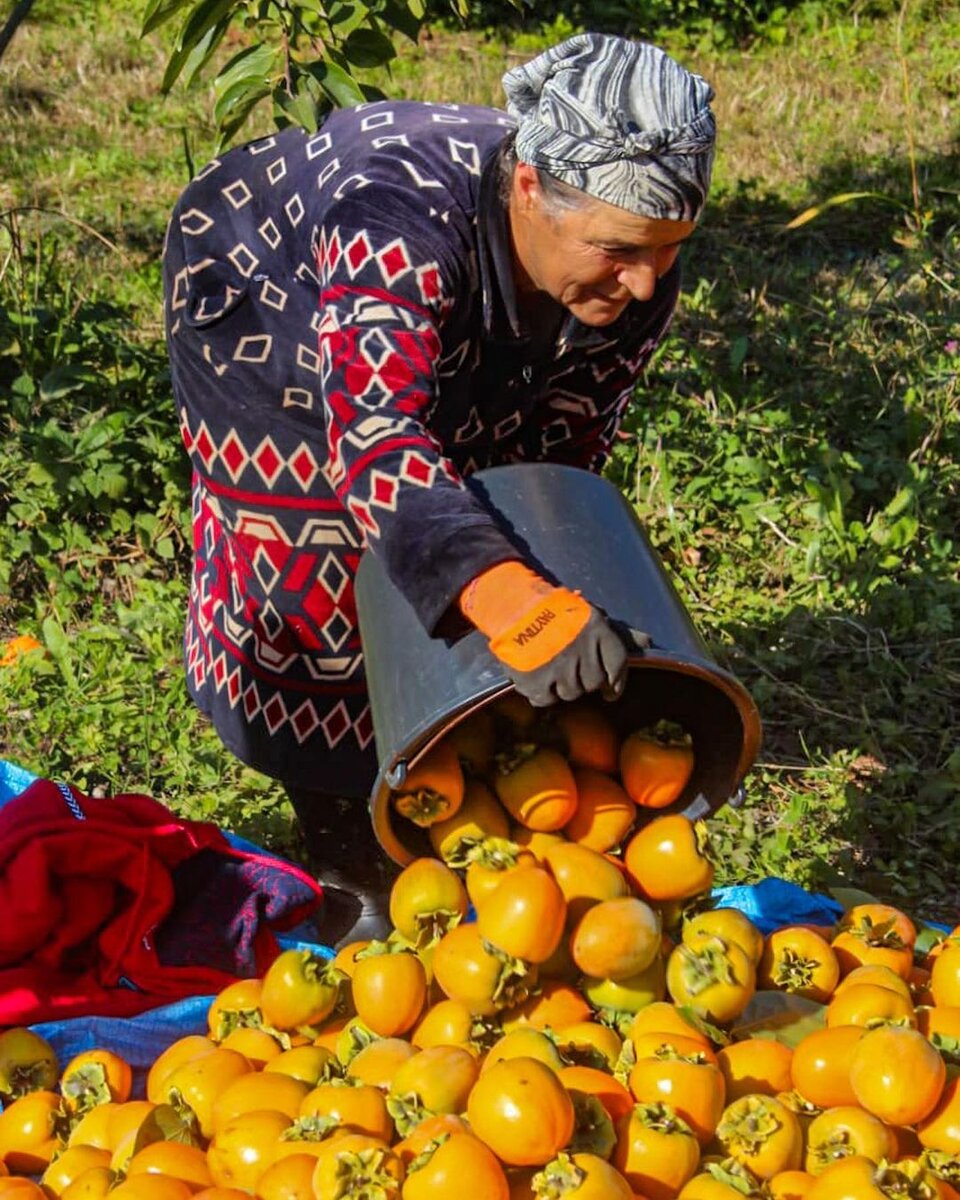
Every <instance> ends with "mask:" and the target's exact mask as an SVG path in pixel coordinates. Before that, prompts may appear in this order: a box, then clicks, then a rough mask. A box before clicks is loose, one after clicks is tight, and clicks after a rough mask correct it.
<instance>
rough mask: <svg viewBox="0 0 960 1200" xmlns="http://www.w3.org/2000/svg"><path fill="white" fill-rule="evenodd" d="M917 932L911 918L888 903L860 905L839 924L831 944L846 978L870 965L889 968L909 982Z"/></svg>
mask: <svg viewBox="0 0 960 1200" xmlns="http://www.w3.org/2000/svg"><path fill="white" fill-rule="evenodd" d="M916 940H917V931H916V928H915V926H914V924H913V922H912V921H911V920H910V918H909V917H908V916H907V915H906V914H905V913H902V912H901V911H900V910H899V909H897V908H893V907H892V906H891V905H889V904H858V905H855V906H854V907H853V908H851V909H850V910H849V912H847V913H846V914H845V915H844V917H843V919H842V920H841V922H840V926H839V932H838V933H837V935H836V936H835V937H834V939H833V942H832V945H833V948H834V951H835V953H836V955H837V959H838V961H839V963H840V972H841V974H842V975H847V974H848V973H849V972H850V971H852V970H854V968H856V967H859V966H867V965H882V966H887V967H890V969H891V970H893V971H894V972H896V974H897V975H899V976H901V978H903V979H906V978H907V976H908V975H909V974H910V970H911V968H912V967H913V946H914V943H915V942H916Z"/></svg>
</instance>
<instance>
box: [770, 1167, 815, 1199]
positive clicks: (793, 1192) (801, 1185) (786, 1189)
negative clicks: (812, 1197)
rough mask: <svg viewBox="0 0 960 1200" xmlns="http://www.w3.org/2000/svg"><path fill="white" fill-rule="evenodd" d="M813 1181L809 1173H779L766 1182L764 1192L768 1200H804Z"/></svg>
mask: <svg viewBox="0 0 960 1200" xmlns="http://www.w3.org/2000/svg"><path fill="white" fill-rule="evenodd" d="M813 1181H814V1176H813V1175H811V1174H810V1172H809V1171H780V1172H779V1173H778V1174H776V1175H774V1177H773V1178H772V1179H768V1180H767V1183H766V1191H767V1194H768V1196H769V1198H770V1200H804V1198H805V1196H806V1194H807V1192H809V1191H810V1188H811V1187H812V1186H813Z"/></svg>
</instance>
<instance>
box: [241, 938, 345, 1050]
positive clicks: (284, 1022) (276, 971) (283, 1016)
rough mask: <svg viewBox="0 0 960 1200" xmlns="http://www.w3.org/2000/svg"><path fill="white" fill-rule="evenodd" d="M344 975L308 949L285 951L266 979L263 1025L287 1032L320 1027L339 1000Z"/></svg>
mask: <svg viewBox="0 0 960 1200" xmlns="http://www.w3.org/2000/svg"><path fill="white" fill-rule="evenodd" d="M343 979H344V976H343V974H342V973H341V972H340V971H338V970H337V968H336V967H335V966H334V965H333V964H332V963H331V962H330V961H329V960H328V959H327V958H325V957H324V956H323V955H321V954H317V953H315V952H314V951H312V950H307V949H293V948H291V949H289V950H284V951H283V952H282V953H280V954H279V955H277V957H276V958H275V959H274V960H273V962H272V963H271V964H270V966H269V967H268V968H267V971H266V973H265V975H264V976H263V985H262V987H261V990H260V1001H259V1006H260V1012H261V1014H262V1016H263V1020H264V1023H265V1024H267V1025H269V1026H271V1027H273V1028H276V1029H284V1030H293V1029H298V1028H299V1027H300V1026H301V1025H316V1026H319V1025H320V1024H322V1022H323V1021H325V1020H326V1019H327V1017H329V1016H330V1014H331V1013H332V1012H333V1010H334V1008H335V1007H336V1003H337V1000H338V999H339V996H340V984H341V981H342V980H343Z"/></svg>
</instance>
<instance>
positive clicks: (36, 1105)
mask: <svg viewBox="0 0 960 1200" xmlns="http://www.w3.org/2000/svg"><path fill="white" fill-rule="evenodd" d="M60 1111H61V1109H60V1096H59V1095H57V1093H56V1092H51V1091H48V1090H46V1089H40V1090H38V1091H35V1092H27V1093H26V1095H23V1096H21V1097H20V1098H19V1099H17V1100H14V1101H13V1103H12V1104H8V1105H7V1106H6V1107H5V1108H4V1109H3V1111H2V1112H0V1162H3V1163H4V1164H5V1165H6V1167H7V1168H8V1170H10V1171H11V1172H12V1173H13V1174H15V1175H38V1174H40V1172H41V1171H44V1170H46V1168H47V1167H48V1166H49V1165H50V1162H51V1160H52V1159H53V1156H54V1154H55V1153H56V1152H57V1151H58V1150H59V1149H60V1148H61V1145H62V1143H61V1140H60V1137H59V1131H58V1117H59V1114H60Z"/></svg>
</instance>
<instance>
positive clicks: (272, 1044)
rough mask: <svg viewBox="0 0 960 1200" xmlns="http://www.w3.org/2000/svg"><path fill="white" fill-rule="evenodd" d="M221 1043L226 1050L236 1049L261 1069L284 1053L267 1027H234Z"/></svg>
mask: <svg viewBox="0 0 960 1200" xmlns="http://www.w3.org/2000/svg"><path fill="white" fill-rule="evenodd" d="M220 1045H221V1046H222V1047H223V1048H224V1050H236V1051H237V1052H238V1053H239V1054H242V1055H243V1057H244V1058H246V1059H248V1060H249V1062H250V1065H251V1066H252V1067H253V1068H254V1070H257V1071H261V1070H263V1068H264V1067H265V1066H266V1065H267V1063H268V1062H271V1061H272V1060H273V1059H275V1058H277V1057H278V1056H279V1055H280V1054H282V1053H283V1046H282V1045H281V1044H280V1042H279V1041H278V1040H277V1039H276V1038H275V1037H274V1036H273V1034H272V1033H267V1031H266V1030H265V1029H234V1030H233V1032H232V1033H228V1034H227V1036H226V1037H225V1038H224V1039H223V1041H222V1042H221V1043H220Z"/></svg>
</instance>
